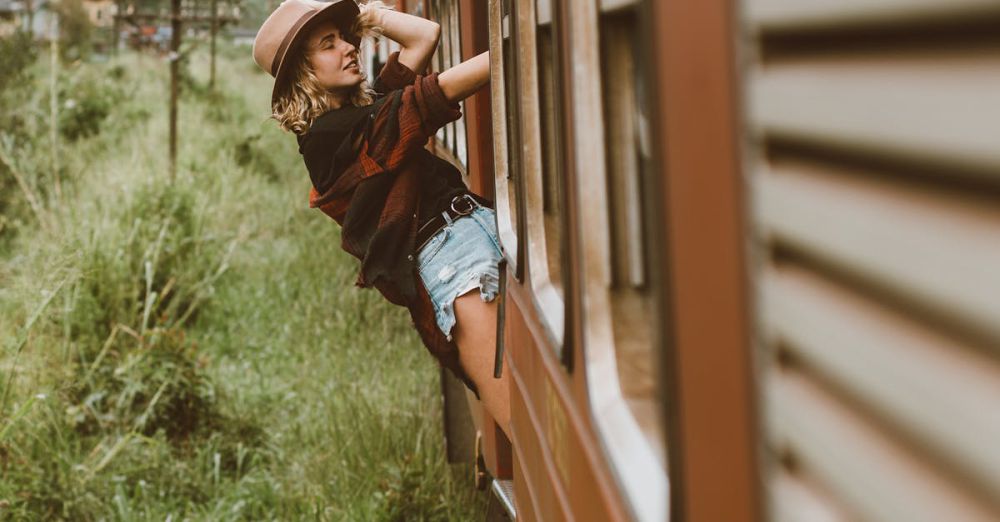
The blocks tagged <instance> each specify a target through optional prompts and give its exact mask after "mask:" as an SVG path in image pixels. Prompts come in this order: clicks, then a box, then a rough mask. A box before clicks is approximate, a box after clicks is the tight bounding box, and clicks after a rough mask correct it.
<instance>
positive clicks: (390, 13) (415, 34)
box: [372, 7, 441, 74]
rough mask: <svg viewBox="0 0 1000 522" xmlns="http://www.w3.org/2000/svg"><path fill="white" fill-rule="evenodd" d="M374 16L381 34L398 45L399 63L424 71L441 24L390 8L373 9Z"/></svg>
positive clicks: (418, 72)
mask: <svg viewBox="0 0 1000 522" xmlns="http://www.w3.org/2000/svg"><path fill="white" fill-rule="evenodd" d="M372 15H373V17H374V18H375V22H376V23H377V25H378V26H380V27H381V28H382V34H383V35H384V36H385V37H386V38H389V39H390V40H393V41H395V42H396V43H398V44H399V46H400V47H401V49H400V50H399V63H401V64H403V65H405V66H407V67H409V68H410V69H411V70H413V71H414V72H416V73H417V74H420V73H423V72H424V70H426V69H427V64H428V63H430V59H431V56H432V55H433V54H434V50H435V49H437V44H438V39H439V38H440V36H441V26H440V25H438V24H437V22H433V21H431V20H428V19H426V18H421V17H419V16H414V15H411V14H407V13H400V12H398V11H394V10H392V9H386V8H377V7H376V8H374V9H373V13H372Z"/></svg>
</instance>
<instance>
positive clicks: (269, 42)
mask: <svg viewBox="0 0 1000 522" xmlns="http://www.w3.org/2000/svg"><path fill="white" fill-rule="evenodd" d="M358 12H359V10H358V4H356V3H354V0H334V1H332V2H316V1H309V0H285V1H284V2H282V3H281V5H279V6H278V8H277V9H275V10H274V12H273V13H271V16H269V17H267V20H265V21H264V24H263V25H261V26H260V30H259V31H257V37H256V38H254V41H253V59H254V61H255V62H257V65H259V66H260V68H261V69H264V70H265V71H267V73H268V74H270V75H271V76H273V77H274V89H273V90H272V91H271V104H272V105H273V104H274V102H275V101H277V99H278V96H279V95H280V94H282V93H283V92H284V90H285V89H286V88H287V86H288V82H289V80H290V78H289V75H290V73H291V71H289V69H290V68H291V67H290V66H289V62H291V60H289V59H288V58H289V57H290V56H291V55H292V53H293V52H294V51H295V49H296V47H297V46H298V45H299V44H300V43H301V40H302V39H303V38H305V36H306V35H308V34H309V30H310V29H312V28H313V27H314V26H315V25H316V24H317V23H319V22H322V21H324V20H351V19H353V18H354V17H355V16H357V15H358Z"/></svg>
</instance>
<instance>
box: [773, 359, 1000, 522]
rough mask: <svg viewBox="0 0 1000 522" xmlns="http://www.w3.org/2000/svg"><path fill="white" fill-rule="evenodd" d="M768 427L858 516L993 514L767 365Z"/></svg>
mask: <svg viewBox="0 0 1000 522" xmlns="http://www.w3.org/2000/svg"><path fill="white" fill-rule="evenodd" d="M767 386H768V390H767V393H768V395H769V402H770V404H771V415H770V428H771V430H772V436H773V437H774V438H775V439H776V442H777V444H778V445H779V446H787V447H788V448H789V449H790V451H791V452H792V454H793V455H794V456H795V459H796V461H797V462H799V464H800V466H801V468H802V469H803V471H804V472H806V473H808V474H809V475H810V476H813V477H816V479H817V480H818V481H820V482H822V483H823V485H824V487H825V488H826V489H828V490H830V492H831V494H833V495H836V496H837V497H839V498H841V499H843V501H844V502H845V503H846V504H847V505H848V509H849V510H850V511H851V512H852V513H857V514H858V515H859V518H860V519H863V520H871V521H876V522H879V521H882V522H899V521H902V520H905V521H907V522H941V521H944V520H948V521H952V520H954V521H959V520H961V521H963V522H978V521H984V522H985V521H995V520H996V517H997V516H998V515H1000V513H997V512H992V513H991V512H990V510H989V509H988V508H986V507H984V506H982V505H980V504H978V503H977V502H976V501H975V500H974V499H972V498H970V497H969V496H968V495H967V494H966V493H965V492H964V491H962V490H961V489H959V487H957V486H956V485H955V484H952V483H950V482H948V481H947V480H945V479H943V478H942V477H940V476H939V475H937V474H936V473H935V471H934V470H933V469H930V468H928V467H927V466H926V465H925V464H924V463H923V462H921V461H919V460H917V459H914V458H913V457H912V455H910V454H908V453H907V452H905V451H903V450H902V449H900V447H899V446H897V445H896V443H895V441H892V440H889V439H886V438H885V437H884V436H883V435H882V434H881V433H879V432H878V431H876V430H874V429H873V428H872V427H871V426H870V425H868V424H867V423H866V422H865V420H864V419H863V418H860V417H859V416H857V415H856V414H855V413H854V412H852V411H850V410H849V409H847V408H846V407H844V405H842V404H840V403H838V402H837V401H836V400H835V399H834V398H832V397H831V396H829V395H828V394H826V393H824V392H823V391H822V390H821V389H819V388H817V387H816V386H815V385H814V384H813V383H812V382H810V381H809V380H808V379H806V378H804V377H802V376H800V375H795V374H793V373H791V372H783V373H778V372H775V374H774V375H772V377H771V379H769V382H768V383H767Z"/></svg>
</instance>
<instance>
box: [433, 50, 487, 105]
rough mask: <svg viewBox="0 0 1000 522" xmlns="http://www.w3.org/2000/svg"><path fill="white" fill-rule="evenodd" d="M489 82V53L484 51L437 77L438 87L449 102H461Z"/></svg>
mask: <svg viewBox="0 0 1000 522" xmlns="http://www.w3.org/2000/svg"><path fill="white" fill-rule="evenodd" d="M489 81H490V52H489V51H486V52H484V53H482V54H479V55H477V56H475V57H472V58H469V59H468V60H466V61H464V62H462V63H460V64H458V65H456V66H454V67H452V68H451V69H448V70H447V71H444V72H443V73H441V74H439V75H438V85H440V86H441V92H443V93H444V96H445V98H448V100H449V101H454V102H457V101H462V100H464V99H466V98H468V97H469V96H472V95H473V94H475V92H476V91H478V90H479V89H480V88H482V87H483V86H484V85H486V84H487V83H489Z"/></svg>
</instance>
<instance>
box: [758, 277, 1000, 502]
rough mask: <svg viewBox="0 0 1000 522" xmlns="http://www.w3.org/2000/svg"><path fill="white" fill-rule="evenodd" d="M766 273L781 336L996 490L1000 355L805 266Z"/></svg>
mask: <svg viewBox="0 0 1000 522" xmlns="http://www.w3.org/2000/svg"><path fill="white" fill-rule="evenodd" d="M763 281H764V284H763V285H762V287H763V292H764V307H763V308H764V316H765V321H766V323H767V325H768V328H769V329H770V330H773V335H775V336H777V337H778V338H780V339H781V340H782V341H783V343H782V344H783V345H785V346H788V347H789V348H790V349H791V350H793V352H794V353H796V354H798V355H799V356H800V357H801V358H802V359H803V361H804V363H805V364H807V365H809V366H810V367H813V368H815V369H816V371H818V372H819V373H821V374H824V375H826V376H827V378H828V379H830V380H832V381H834V382H836V383H837V385H838V387H841V388H842V389H845V390H847V391H848V392H849V393H850V394H851V395H852V396H854V397H857V400H859V401H861V402H863V403H865V404H867V405H869V406H870V407H871V408H872V409H874V410H876V411H878V412H879V415H880V416H884V417H886V418H887V419H888V420H889V421H890V422H891V423H893V424H894V425H896V426H898V427H899V428H901V430H902V431H904V432H905V433H906V437H907V438H910V439H916V440H917V441H918V442H919V443H920V445H921V446H922V447H925V448H927V449H929V450H931V451H932V452H933V453H935V454H937V455H941V456H944V457H945V458H946V459H948V460H950V461H951V462H952V463H953V465H955V466H957V467H959V468H961V470H962V472H963V473H964V474H965V475H966V476H973V477H975V480H976V481H977V482H978V484H979V488H980V490H982V491H987V492H988V494H990V495H992V496H993V497H995V498H998V499H1000V450H998V449H997V448H996V444H997V441H1000V364H998V363H997V362H996V361H994V360H992V359H990V358H988V357H984V356H982V355H981V354H978V353H976V352H975V351H974V350H970V349H968V347H963V346H958V345H957V344H956V343H954V342H953V341H950V340H949V339H946V338H944V337H942V336H941V335H939V334H937V333H935V332H933V331H931V330H929V329H927V328H926V327H925V326H922V325H920V324H917V323H914V322H912V321H911V320H909V319H907V318H904V317H900V316H898V315H895V314H893V313H892V312H890V311H888V310H886V309H884V308H882V307H879V306H876V305H873V304H871V303H869V302H866V301H865V300H864V299H862V298H860V297H858V296H856V295H853V294H850V293H848V292H846V291H845V290H843V289H841V288H839V287H836V286H834V285H833V284H830V283H829V282H826V281H824V280H823V279H821V278H820V277H818V276H817V275H815V274H812V273H809V272H807V271H805V270H802V269H799V268H794V267H787V266H786V267H782V268H779V269H776V270H771V271H770V272H769V273H768V275H766V276H765V277H764V278H763Z"/></svg>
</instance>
